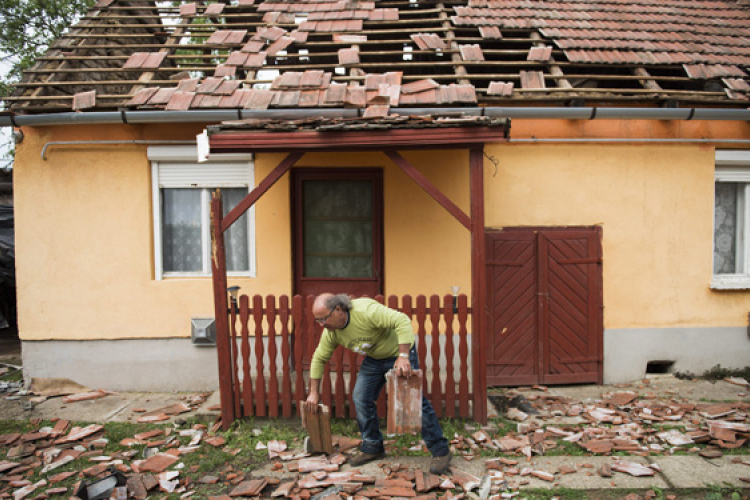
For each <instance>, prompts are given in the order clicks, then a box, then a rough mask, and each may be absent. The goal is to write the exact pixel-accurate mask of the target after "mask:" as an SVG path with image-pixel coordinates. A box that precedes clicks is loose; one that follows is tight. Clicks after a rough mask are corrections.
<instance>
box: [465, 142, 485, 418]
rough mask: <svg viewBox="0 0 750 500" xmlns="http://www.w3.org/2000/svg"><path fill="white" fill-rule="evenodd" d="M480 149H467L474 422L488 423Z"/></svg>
mask: <svg viewBox="0 0 750 500" xmlns="http://www.w3.org/2000/svg"><path fill="white" fill-rule="evenodd" d="M482 153H483V149H471V150H469V177H470V185H471V189H470V196H471V310H472V314H471V330H472V331H471V344H472V351H473V353H472V354H473V356H472V359H473V361H472V368H473V372H474V373H473V378H474V384H473V385H474V419H475V420H477V421H479V422H481V423H483V424H486V423H487V355H486V349H487V341H486V338H485V328H486V324H487V321H486V313H485V307H486V305H487V285H486V281H485V260H486V255H485V247H484V158H483V156H482Z"/></svg>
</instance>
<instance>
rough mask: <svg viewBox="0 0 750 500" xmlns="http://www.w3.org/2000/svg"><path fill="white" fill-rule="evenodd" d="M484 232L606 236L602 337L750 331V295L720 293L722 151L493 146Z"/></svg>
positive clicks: (664, 147)
mask: <svg viewBox="0 0 750 500" xmlns="http://www.w3.org/2000/svg"><path fill="white" fill-rule="evenodd" d="M485 151H486V152H487V154H488V155H491V156H494V157H495V158H497V159H498V160H499V167H498V169H497V173H494V167H492V168H489V166H488V165H487V164H486V165H485V166H486V169H485V170H486V177H485V193H486V200H487V204H486V225H487V227H497V228H500V227H509V226H586V225H600V226H601V227H602V232H603V242H602V246H603V281H604V327H605V328H639V327H702V326H743V325H746V324H747V313H748V304H750V292H747V291H722V292H719V291H712V290H710V288H709V283H710V281H711V274H712V251H713V250H712V239H713V197H714V149H713V147H708V146H701V145H689V144H688V145H675V146H669V145H663V144H662V145H634V144H630V145H570V144H566V145H533V146H532V145H487V146H486V148H485Z"/></svg>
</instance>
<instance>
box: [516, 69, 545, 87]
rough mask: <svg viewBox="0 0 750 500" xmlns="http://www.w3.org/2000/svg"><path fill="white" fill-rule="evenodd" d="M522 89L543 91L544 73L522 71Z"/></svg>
mask: <svg viewBox="0 0 750 500" xmlns="http://www.w3.org/2000/svg"><path fill="white" fill-rule="evenodd" d="M520 73H521V88H524V89H543V88H546V87H545V84H544V73H542V72H541V71H521V72H520Z"/></svg>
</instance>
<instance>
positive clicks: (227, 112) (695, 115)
mask: <svg viewBox="0 0 750 500" xmlns="http://www.w3.org/2000/svg"><path fill="white" fill-rule="evenodd" d="M390 111H391V113H395V114H399V115H446V114H451V115H453V114H455V115H464V116H487V117H492V118H523V119H567V120H735V121H750V109H722V108H567V107H554V108H537V107H535V108H529V107H523V108H502V107H482V108H479V107H474V108H391V110H390ZM363 113H364V109H362V108H330V109H329V108H326V109H320V108H315V109H271V110H250V109H222V110H190V111H129V110H121V111H104V112H98V111H94V112H86V113H46V114H38V115H14V114H4V115H0V127H23V126H29V127H43V126H49V125H90V124H118V123H124V124H142V123H206V122H222V121H229V120H244V119H249V118H256V119H275V120H301V119H305V118H321V117H331V118H357V117H361V116H362V115H363Z"/></svg>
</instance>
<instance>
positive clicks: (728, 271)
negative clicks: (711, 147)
mask: <svg viewBox="0 0 750 500" xmlns="http://www.w3.org/2000/svg"><path fill="white" fill-rule="evenodd" d="M715 180H716V182H715V184H714V245H713V247H714V259H713V260H714V261H713V280H712V282H711V287H712V288H716V289H733V288H734V289H750V241H748V240H750V151H717V152H716V174H715Z"/></svg>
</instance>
